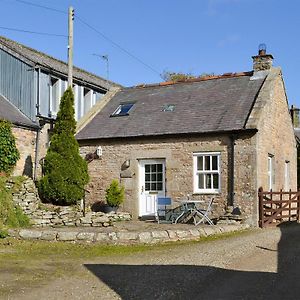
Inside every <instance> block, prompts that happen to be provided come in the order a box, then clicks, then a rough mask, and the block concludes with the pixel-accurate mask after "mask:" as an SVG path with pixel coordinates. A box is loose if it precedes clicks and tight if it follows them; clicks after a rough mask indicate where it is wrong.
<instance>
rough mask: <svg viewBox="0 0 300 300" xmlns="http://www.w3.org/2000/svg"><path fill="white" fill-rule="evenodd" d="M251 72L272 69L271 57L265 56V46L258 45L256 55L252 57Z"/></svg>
mask: <svg viewBox="0 0 300 300" xmlns="http://www.w3.org/2000/svg"><path fill="white" fill-rule="evenodd" d="M252 59H253V71H254V72H257V71H265V70H269V69H271V68H272V63H273V56H272V55H271V54H266V45H265V44H260V45H259V47H258V55H256V56H252Z"/></svg>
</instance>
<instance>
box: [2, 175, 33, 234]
mask: <svg viewBox="0 0 300 300" xmlns="http://www.w3.org/2000/svg"><path fill="white" fill-rule="evenodd" d="M6 181H7V178H6V177H0V231H1V232H4V231H5V228H6V227H26V226H29V223H30V221H29V218H28V217H27V216H26V215H25V214H24V213H23V211H22V209H21V208H20V207H19V206H16V205H14V203H13V196H12V191H11V190H10V189H8V188H7V187H6Z"/></svg>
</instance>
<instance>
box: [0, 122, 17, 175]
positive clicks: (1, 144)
mask: <svg viewBox="0 0 300 300" xmlns="http://www.w3.org/2000/svg"><path fill="white" fill-rule="evenodd" d="M19 158H20V153H19V150H18V149H17V146H16V139H15V137H14V135H13V133H12V130H11V123H10V122H8V121H4V120H0V172H4V173H8V174H9V173H11V171H12V170H13V168H14V166H15V165H16V163H17V161H18V159H19Z"/></svg>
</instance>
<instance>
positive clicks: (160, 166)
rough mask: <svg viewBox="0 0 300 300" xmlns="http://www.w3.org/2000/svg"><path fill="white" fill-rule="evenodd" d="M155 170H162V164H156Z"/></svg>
mask: <svg viewBox="0 0 300 300" xmlns="http://www.w3.org/2000/svg"><path fill="white" fill-rule="evenodd" d="M157 172H162V164H158V165H157Z"/></svg>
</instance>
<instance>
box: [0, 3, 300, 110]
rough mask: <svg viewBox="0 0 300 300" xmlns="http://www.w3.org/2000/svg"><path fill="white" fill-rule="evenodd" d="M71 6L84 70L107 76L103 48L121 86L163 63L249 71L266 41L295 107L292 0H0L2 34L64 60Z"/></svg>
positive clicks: (151, 74)
mask: <svg viewBox="0 0 300 300" xmlns="http://www.w3.org/2000/svg"><path fill="white" fill-rule="evenodd" d="M32 4H33V5H32ZM69 6H73V7H74V9H75V18H74V64H75V65H76V66H78V67H80V68H83V69H85V70H87V71H89V72H92V73H95V74H97V75H99V76H101V77H104V78H106V77H107V62H106V61H105V60H103V59H102V58H101V56H102V55H108V68H109V75H108V76H109V79H110V80H112V81H115V82H117V83H119V84H121V85H124V86H134V85H137V84H141V83H155V82H160V81H162V78H161V77H160V74H162V73H163V72H167V71H169V72H182V73H191V74H194V75H200V74H203V73H214V74H222V73H227V72H242V71H250V70H252V56H253V55H257V53H258V46H259V44H261V43H264V44H266V46H267V53H269V54H272V55H273V57H274V62H273V64H274V66H280V67H281V68H282V72H283V77H284V81H285V86H286V90H287V96H288V100H289V104H290V105H291V104H294V105H296V106H298V107H300V91H299V89H298V86H299V70H300V60H299V55H300V39H298V37H299V28H300V15H299V13H300V1H298V0H285V1H283V0H106V1H104V0H73V1H70V0H28V1H27V0H0V35H2V36H5V37H7V38H10V39H13V40H15V41H17V42H20V43H22V44H25V45H27V46H29V47H32V48H34V49H37V50H39V51H42V52H45V53H47V54H49V55H51V56H53V57H55V58H58V59H61V60H63V61H67V44H68V41H67V35H68V15H67V12H68V7H69ZM44 7H48V8H50V9H46V8H44ZM3 27H5V28H10V29H17V30H24V31H31V32H38V33H47V34H49V33H50V34H55V35H62V36H52V35H45V34H35V33H28V32H20V31H16V30H8V29H4V28H3ZM95 54H96V55H95Z"/></svg>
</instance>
